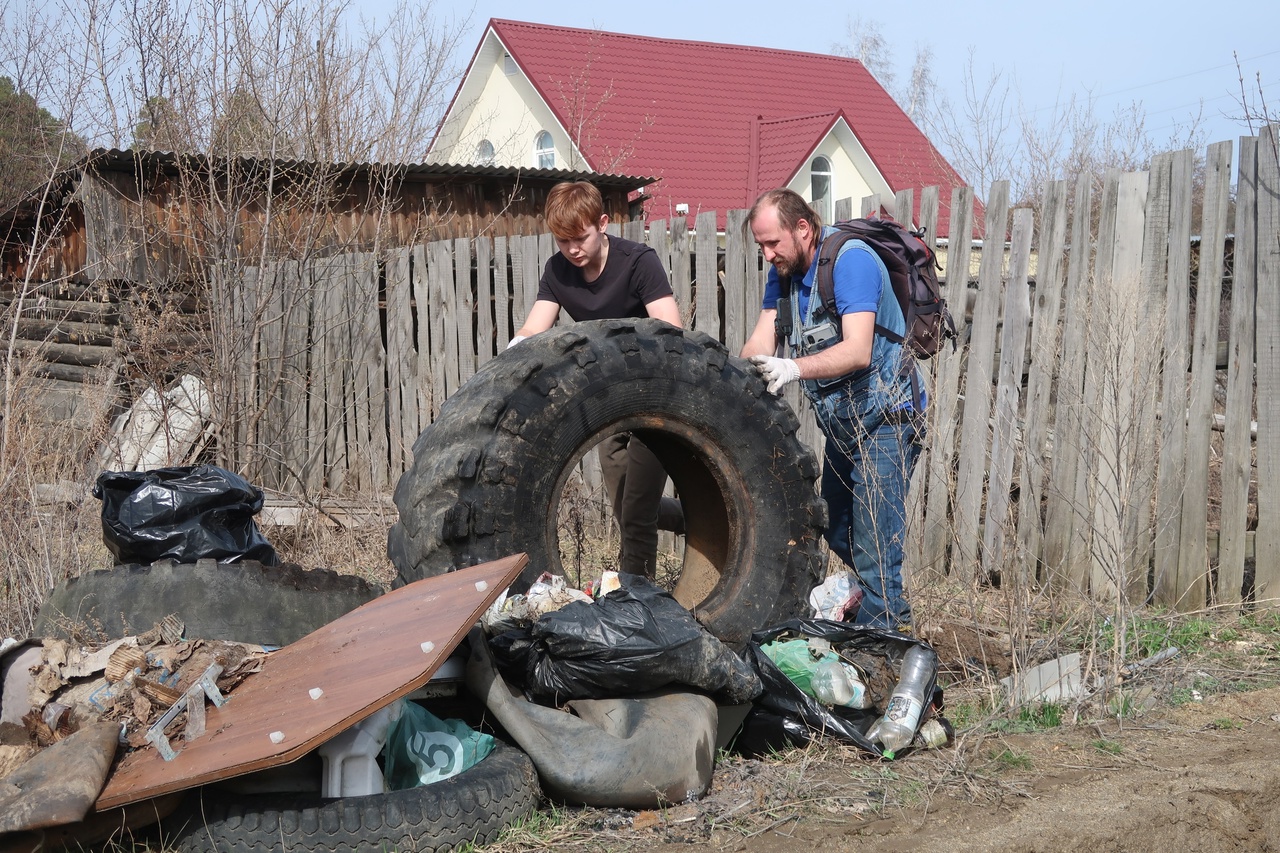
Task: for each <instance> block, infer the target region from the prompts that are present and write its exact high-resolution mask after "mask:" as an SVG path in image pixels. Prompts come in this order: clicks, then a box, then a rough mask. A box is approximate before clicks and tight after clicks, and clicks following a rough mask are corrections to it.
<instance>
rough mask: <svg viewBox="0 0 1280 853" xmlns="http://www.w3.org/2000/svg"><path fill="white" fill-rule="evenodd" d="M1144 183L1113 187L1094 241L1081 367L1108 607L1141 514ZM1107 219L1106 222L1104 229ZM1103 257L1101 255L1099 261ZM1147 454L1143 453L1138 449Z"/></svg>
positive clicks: (1121, 586) (1143, 177) (1096, 536)
mask: <svg viewBox="0 0 1280 853" xmlns="http://www.w3.org/2000/svg"><path fill="white" fill-rule="evenodd" d="M1147 189H1148V176H1147V173H1145V172H1133V173H1129V174H1123V175H1118V176H1117V178H1116V180H1115V191H1114V198H1115V205H1114V207H1115V215H1114V218H1112V217H1110V216H1108V215H1106V213H1105V210H1104V219H1103V225H1100V226H1099V227H1100V228H1103V227H1106V226H1107V225H1108V224H1111V223H1114V224H1111V227H1110V233H1111V235H1112V236H1111V239H1110V240H1105V239H1103V237H1102V236H1101V235H1100V236H1099V239H1098V258H1097V265H1096V269H1097V272H1096V274H1095V281H1094V287H1093V295H1094V298H1093V302H1092V309H1093V314H1092V316H1091V317H1090V326H1091V328H1092V329H1094V330H1096V333H1095V334H1093V335H1091V339H1092V340H1093V345H1092V346H1091V347H1090V350H1089V357H1088V362H1087V365H1086V377H1085V381H1086V401H1089V400H1092V401H1095V403H1096V405H1094V406H1093V407H1092V408H1091V410H1090V411H1091V412H1092V414H1093V418H1092V420H1091V423H1092V424H1093V431H1092V435H1093V439H1092V444H1093V447H1094V448H1095V452H1094V454H1093V456H1092V460H1091V461H1092V465H1093V468H1092V471H1091V476H1090V482H1091V484H1092V506H1093V518H1092V522H1093V547H1092V549H1091V556H1092V572H1091V581H1090V588H1091V590H1092V591H1093V594H1094V595H1095V596H1096V597H1098V598H1100V599H1102V598H1105V599H1106V600H1124V599H1125V597H1126V596H1128V595H1129V594H1130V589H1131V583H1130V578H1131V577H1132V576H1134V575H1137V574H1138V573H1137V572H1135V571H1134V567H1133V565H1132V560H1131V557H1132V555H1131V553H1130V552H1129V551H1128V550H1127V549H1126V545H1127V543H1126V541H1125V536H1124V534H1125V530H1126V526H1127V525H1126V518H1127V514H1128V513H1130V512H1141V511H1142V510H1144V509H1145V507H1136V506H1133V501H1134V500H1135V494H1134V492H1135V488H1134V468H1135V463H1134V459H1133V454H1134V453H1136V452H1138V450H1139V448H1138V447H1137V443H1136V441H1135V438H1136V434H1137V420H1138V418H1139V417H1140V416H1141V415H1140V413H1139V412H1137V411H1135V409H1134V403H1135V401H1136V400H1137V399H1138V397H1137V394H1136V390H1137V389H1136V387H1135V381H1134V380H1135V375H1134V374H1135V370H1136V369H1140V368H1138V367H1137V364H1138V361H1139V359H1140V358H1141V357H1142V356H1141V355H1140V354H1139V353H1138V352H1137V350H1138V342H1137V341H1136V340H1135V338H1136V334H1137V331H1138V329H1139V325H1138V322H1137V321H1138V317H1139V315H1140V312H1139V306H1140V304H1141V295H1140V290H1141V278H1142V275H1141V273H1142V269H1141V268H1142V236H1143V232H1144V228H1145V223H1144V216H1145V210H1146V202H1147ZM1108 220H1111V222H1108ZM1104 253H1105V254H1104ZM1144 450H1145V448H1144ZM1139 581H1140V584H1141V591H1140V592H1139V593H1138V601H1142V600H1143V598H1145V584H1146V568H1145V567H1143V569H1142V570H1141V573H1140V577H1139Z"/></svg>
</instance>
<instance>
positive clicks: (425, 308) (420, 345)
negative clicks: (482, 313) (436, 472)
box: [409, 245, 444, 451]
mask: <svg viewBox="0 0 1280 853" xmlns="http://www.w3.org/2000/svg"><path fill="white" fill-rule="evenodd" d="M411 257H412V259H413V263H412V266H411V267H410V273H409V280H410V282H411V284H412V292H413V304H414V312H415V313H416V314H417V317H418V323H417V326H416V335H417V339H416V340H415V344H416V347H415V349H416V350H417V357H418V384H417V388H416V390H417V392H418V432H421V431H422V430H424V429H426V428H427V424H429V423H431V422H432V421H433V420H435V417H436V414H437V413H438V412H439V411H440V403H439V396H440V395H439V392H438V390H437V389H438V388H439V387H440V386H439V385H438V384H437V383H438V382H439V381H440V379H442V378H443V376H444V366H443V365H442V364H441V362H440V359H438V358H433V357H432V355H431V353H432V349H431V335H432V331H433V330H432V325H433V322H432V319H431V284H430V277H429V276H428V275H427V247H426V246H425V245H417V246H414V247H413V254H412V256H411ZM437 373H438V374H439V376H437ZM414 440H415V441H416V440H417V435H415V436H414ZM410 451H412V445H410Z"/></svg>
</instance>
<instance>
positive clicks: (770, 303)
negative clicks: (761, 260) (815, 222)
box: [761, 240, 884, 317]
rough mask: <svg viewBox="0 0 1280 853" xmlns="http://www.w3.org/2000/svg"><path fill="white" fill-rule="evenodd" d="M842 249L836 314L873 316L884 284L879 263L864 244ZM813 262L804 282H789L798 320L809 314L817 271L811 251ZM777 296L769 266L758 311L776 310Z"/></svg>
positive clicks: (775, 272) (773, 272)
mask: <svg viewBox="0 0 1280 853" xmlns="http://www.w3.org/2000/svg"><path fill="white" fill-rule="evenodd" d="M821 245H822V241H821V240H819V241H818V246H821ZM846 246H847V248H846V249H845V250H844V251H843V252H841V253H840V259H839V263H837V264H836V267H835V278H834V282H835V293H836V310H838V311H839V312H840V313H841V314H842V315H843V314H856V313H858V312H859V311H870V312H871V313H873V314H874V313H875V312H876V309H877V308H878V307H879V305H880V290H881V288H882V287H883V283H884V282H883V277H882V272H881V270H882V269H883V267H881V265H880V259H879V258H877V257H876V255H875V252H874V251H873V250H872V249H871V247H870V246H867V245H866V244H865V243H848V244H846ZM813 258H814V263H812V264H810V265H809V269H808V270H806V271H805V274H804V279H803V280H802V281H799V282H797V281H795V280H794V279H793V280H792V283H791V287H792V291H791V292H792V294H793V295H794V296H795V297H796V299H797V300H798V305H799V308H800V316H801V317H804V316H806V315H807V313H808V311H809V296H810V294H812V293H813V277H814V275H815V273H816V271H817V269H818V264H817V259H818V250H817V248H815V249H814V256H813ZM780 292H781V288H780V286H779V284H778V270H777V269H776V268H775V267H772V266H771V267H769V277H768V279H767V280H766V281H765V285H764V301H763V303H762V304H761V307H762V308H765V309H776V308H777V307H778V296H779V294H780Z"/></svg>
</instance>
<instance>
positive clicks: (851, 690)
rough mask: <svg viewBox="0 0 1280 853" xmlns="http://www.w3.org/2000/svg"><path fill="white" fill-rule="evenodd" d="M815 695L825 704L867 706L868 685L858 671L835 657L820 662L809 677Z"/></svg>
mask: <svg viewBox="0 0 1280 853" xmlns="http://www.w3.org/2000/svg"><path fill="white" fill-rule="evenodd" d="M809 685H810V686H811V687H812V688H813V697H814V698H815V699H817V700H818V701H819V702H821V703H822V704H824V705H843V706H844V707H846V708H867V707H870V705H871V702H870V700H869V699H868V698H867V686H866V685H865V684H863V683H862V679H860V678H859V677H858V671H857V670H856V669H854V668H853V667H852V666H850V665H849V664H847V663H845V662H844V661H841V660H836V659H835V658H830V659H827V660H823V661H822V662H820V663H819V664H818V665H817V666H816V667H815V668H814V670H813V676H812V677H811V678H810V679H809Z"/></svg>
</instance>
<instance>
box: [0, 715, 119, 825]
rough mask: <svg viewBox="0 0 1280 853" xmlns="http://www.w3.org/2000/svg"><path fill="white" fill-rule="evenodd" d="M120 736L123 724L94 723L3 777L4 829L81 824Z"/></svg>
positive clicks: (0, 816) (0, 810)
mask: <svg viewBox="0 0 1280 853" xmlns="http://www.w3.org/2000/svg"><path fill="white" fill-rule="evenodd" d="M119 737H120V726H119V724H117V723H93V724H92V725H88V726H85V727H84V728H82V729H80V731H78V732H76V733H74V734H71V735H68V736H67V737H65V738H63V739H62V740H60V741H58V742H57V743H55V744H53V745H52V746H50V747H48V748H47V749H43V750H41V751H40V752H38V753H36V754H35V756H33V757H32V758H31V759H30V760H29V761H27V762H26V763H25V764H23V765H22V766H21V767H19V768H18V769H17V770H15V771H13V772H12V773H10V774H9V775H8V776H6V777H5V778H3V779H0V833H5V832H21V831H25V830H31V829H43V828H46V827H51V826H59V825H61V824H64V823H75V822H76V821H79V820H80V819H81V818H83V817H84V816H85V815H86V814H88V813H89V810H90V809H91V808H93V801H94V800H95V799H96V798H97V796H98V792H100V791H101V790H102V783H103V781H104V780H105V779H106V778H107V771H108V770H109V769H110V768H111V760H112V759H113V758H115V757H116V745H117V742H118V739H119Z"/></svg>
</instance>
